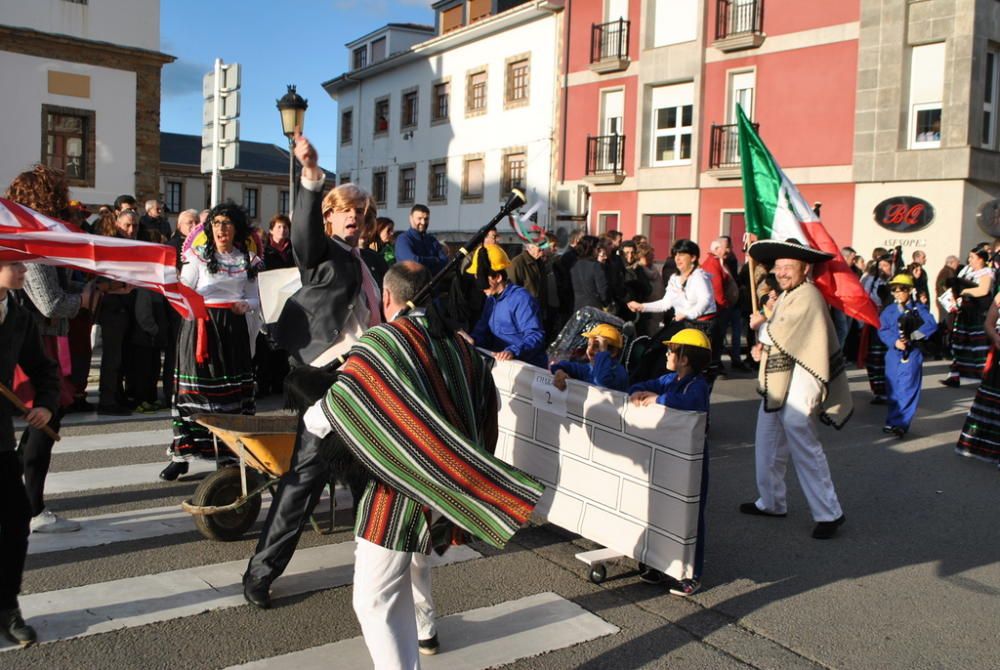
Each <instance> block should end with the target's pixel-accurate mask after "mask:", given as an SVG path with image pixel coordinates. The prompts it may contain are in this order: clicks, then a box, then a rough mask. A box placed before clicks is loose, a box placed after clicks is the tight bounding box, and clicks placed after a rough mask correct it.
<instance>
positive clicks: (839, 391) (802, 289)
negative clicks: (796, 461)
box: [757, 282, 854, 429]
mask: <svg viewBox="0 0 1000 670" xmlns="http://www.w3.org/2000/svg"><path fill="white" fill-rule="evenodd" d="M766 328H767V334H768V336H769V337H770V338H771V341H772V342H773V343H774V344H772V345H765V346H764V351H763V354H762V356H761V360H760V372H759V373H758V376H757V392H758V393H760V394H761V395H762V396H764V411H765V412H776V411H778V410H779V409H781V408H782V407H783V406H784V404H785V398H786V397H787V396H788V388H789V385H790V384H791V381H792V370H793V369H794V368H795V366H796V365H799V366H800V367H802V369H803V370H805V371H806V372H808V373H809V374H811V375H812V376H813V377H815V378H816V379H817V380H819V382H820V383H821V384H822V385H823V396H822V397H821V398H820V420H821V421H822V422H823V423H827V424H830V425H832V426H833V427H834V428H838V429H839V428H841V427H842V426H843V425H844V424H845V423H847V420H848V419H849V418H851V412H852V411H853V410H854V404H853V402H852V400H851V391H850V388H849V387H848V384H847V373H846V367H845V363H844V356H843V354H842V353H841V351H840V344H839V342H838V341H837V334H836V331H835V330H834V328H833V321H831V319H830V312H829V309H828V307H827V305H826V302H825V301H824V300H823V296H822V295H821V294H820V292H819V290H818V289H817V288H816V287H815V286H813V285H812V284H810V283H809V282H804V283H802V284H800V285H799V286H797V287H795V288H793V289H791V290H789V291H786V292H785V293H784V295H783V297H782V299H781V303H780V304H779V305H778V307H777V309H776V310H775V313H774V316H773V317H772V318H771V320H770V321H769V322H768V323H767V326H766Z"/></svg>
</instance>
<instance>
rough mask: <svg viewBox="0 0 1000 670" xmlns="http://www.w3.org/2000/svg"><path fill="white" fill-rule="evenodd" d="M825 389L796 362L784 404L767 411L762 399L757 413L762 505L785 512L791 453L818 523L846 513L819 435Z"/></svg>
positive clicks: (757, 442) (768, 508)
mask: <svg viewBox="0 0 1000 670" xmlns="http://www.w3.org/2000/svg"><path fill="white" fill-rule="evenodd" d="M822 391H823V387H822V385H821V384H820V383H819V381H817V380H816V378H815V377H813V376H812V375H811V374H809V373H808V372H806V371H805V370H804V369H803V368H801V367H800V366H798V365H796V366H795V368H794V370H793V371H792V380H791V384H790V386H789V389H788V397H787V399H786V400H785V406H784V407H782V408H781V409H780V410H778V411H777V412H765V411H764V402H763V401H761V404H760V410H759V411H758V412H757V436H756V450H755V451H756V456H757V491H758V493H760V498H758V499H757V507H759V508H760V509H762V510H764V511H765V512H773V513H774V514H784V513H785V512H786V511H787V504H786V500H785V466H786V465H787V464H788V457H789V455H791V457H792V464H793V465H794V466H795V473H796V474H797V475H798V478H799V484H800V485H801V486H802V492H803V493H804V494H805V496H806V500H807V501H808V502H809V509H810V511H811V512H812V517H813V520H814V521H817V522H819V521H833V520H834V519H837V518H839V517H840V515H841V514H842V513H843V512H842V511H841V509H840V502H839V501H838V500H837V492H836V491H834V489H833V480H832V479H831V478H830V466H829V464H827V462H826V455H825V454H824V453H823V445H821V444H820V442H819V438H818V436H817V433H816V418H815V414H816V411H817V408H818V406H819V399H820V396H821V394H822Z"/></svg>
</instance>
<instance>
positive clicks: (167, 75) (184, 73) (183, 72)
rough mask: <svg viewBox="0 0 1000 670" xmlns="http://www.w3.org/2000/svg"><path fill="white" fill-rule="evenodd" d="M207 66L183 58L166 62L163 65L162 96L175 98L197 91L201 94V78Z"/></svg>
mask: <svg viewBox="0 0 1000 670" xmlns="http://www.w3.org/2000/svg"><path fill="white" fill-rule="evenodd" d="M207 71H208V68H207V67H206V66H204V65H198V64H196V63H191V62H187V61H183V60H178V61H175V62H173V63H168V64H167V65H165V66H163V80H162V83H161V95H162V96H163V97H164V98H177V97H181V96H184V95H191V94H193V93H197V94H198V95H201V80H202V77H204V76H205V72H207Z"/></svg>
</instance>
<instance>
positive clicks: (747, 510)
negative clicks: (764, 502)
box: [740, 502, 788, 519]
mask: <svg viewBox="0 0 1000 670" xmlns="http://www.w3.org/2000/svg"><path fill="white" fill-rule="evenodd" d="M740 512H741V513H742V514H750V515H751V516H773V517H777V518H779V519H780V518H782V517H786V516H788V513H787V512H783V513H781V514H777V513H775V512H765V511H764V510H762V509H761V508H759V507H757V503H753V502H745V503H740Z"/></svg>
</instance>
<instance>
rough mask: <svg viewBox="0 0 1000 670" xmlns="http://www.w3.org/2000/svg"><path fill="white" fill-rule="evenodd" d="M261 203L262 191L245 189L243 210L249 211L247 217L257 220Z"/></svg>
mask: <svg viewBox="0 0 1000 670" xmlns="http://www.w3.org/2000/svg"><path fill="white" fill-rule="evenodd" d="M259 201H260V189H256V188H244V189H243V208H244V209H245V210H247V216H248V217H250V218H251V219H256V218H257V203H258V202H259Z"/></svg>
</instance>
